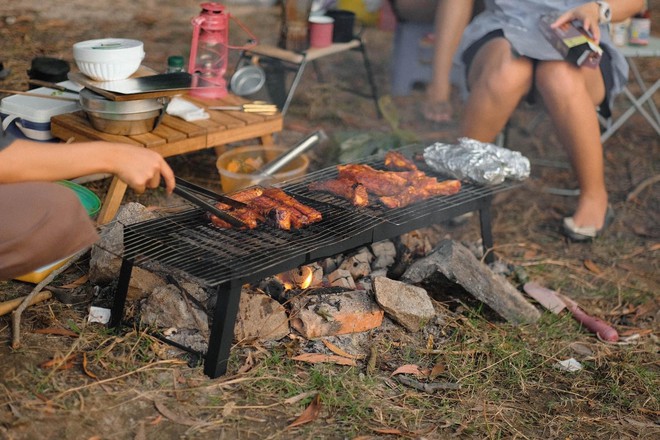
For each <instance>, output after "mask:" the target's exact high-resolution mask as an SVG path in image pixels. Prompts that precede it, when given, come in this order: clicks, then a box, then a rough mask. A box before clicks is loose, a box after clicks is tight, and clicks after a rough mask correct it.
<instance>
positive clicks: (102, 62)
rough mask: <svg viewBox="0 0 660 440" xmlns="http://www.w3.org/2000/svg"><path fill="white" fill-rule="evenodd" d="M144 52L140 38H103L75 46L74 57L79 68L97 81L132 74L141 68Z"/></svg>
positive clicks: (117, 78) (115, 78) (81, 42)
mask: <svg viewBox="0 0 660 440" xmlns="http://www.w3.org/2000/svg"><path fill="white" fill-rule="evenodd" d="M144 55H145V54H144V44H143V43H142V42H141V41H139V40H129V39H126V38H102V39H98V40H87V41H80V42H78V43H76V44H74V45H73V59H74V60H75V61H76V65H77V66H78V69H80V71H81V72H82V73H84V74H85V75H87V76H88V77H90V78H92V79H94V80H97V81H115V80H120V79H126V78H128V77H130V76H131V75H132V74H134V73H135V72H136V71H137V70H138V68H139V67H140V64H141V63H142V60H143V59H144Z"/></svg>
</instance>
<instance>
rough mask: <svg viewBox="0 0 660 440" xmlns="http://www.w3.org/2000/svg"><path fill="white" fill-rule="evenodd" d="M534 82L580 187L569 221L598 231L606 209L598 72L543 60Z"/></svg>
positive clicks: (600, 95)
mask: <svg viewBox="0 0 660 440" xmlns="http://www.w3.org/2000/svg"><path fill="white" fill-rule="evenodd" d="M536 83H537V87H538V90H539V92H540V93H541V96H542V97H543V101H544V103H545V106H546V107H547V109H548V113H549V114H550V118H551V119H552V122H553V124H554V126H555V128H556V129H557V133H558V136H559V139H560V141H561V143H562V144H563V145H564V147H565V148H566V149H567V150H568V154H569V155H570V158H571V162H572V164H573V169H574V170H575V174H576V175H577V179H578V184H579V186H580V197H579V199H578V206H577V209H576V211H575V214H574V215H573V221H574V223H575V225H577V226H595V227H596V229H600V228H601V227H602V226H603V222H604V219H605V211H606V210H607V191H606V189H605V177H604V165H603V146H602V144H601V142H600V131H599V125H598V117H597V115H596V110H595V106H596V103H598V102H600V101H602V98H603V96H604V94H605V89H604V85H603V80H602V77H601V74H600V71H599V70H596V69H587V68H582V69H580V68H577V67H574V66H572V65H570V64H568V63H565V62H563V61H547V62H542V63H539V65H538V68H537V73H536Z"/></svg>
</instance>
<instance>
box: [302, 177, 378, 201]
mask: <svg viewBox="0 0 660 440" xmlns="http://www.w3.org/2000/svg"><path fill="white" fill-rule="evenodd" d="M309 189H310V190H311V191H324V192H329V193H331V194H335V195H337V196H339V197H343V198H344V199H346V200H348V201H350V202H351V203H352V204H353V205H354V206H367V205H368V204H369V194H368V193H367V189H366V188H365V187H364V185H362V184H361V183H358V182H356V181H354V180H351V179H347V178H340V179H331V180H324V181H321V182H312V183H310V184H309Z"/></svg>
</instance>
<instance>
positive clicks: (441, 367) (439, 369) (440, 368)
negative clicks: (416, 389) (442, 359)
mask: <svg viewBox="0 0 660 440" xmlns="http://www.w3.org/2000/svg"><path fill="white" fill-rule="evenodd" d="M446 369H447V367H446V366H445V364H442V363H438V364H435V365H434V366H433V368H432V369H431V374H430V375H429V379H431V380H433V379H435V378H436V377H438V376H440V375H441V374H442V373H444V372H445V370H446Z"/></svg>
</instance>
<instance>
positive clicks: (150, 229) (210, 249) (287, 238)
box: [124, 149, 512, 286]
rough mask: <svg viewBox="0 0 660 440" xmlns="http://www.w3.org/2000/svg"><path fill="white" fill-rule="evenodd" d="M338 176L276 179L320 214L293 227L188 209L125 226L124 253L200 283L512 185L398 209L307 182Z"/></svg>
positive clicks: (374, 237) (463, 206) (397, 228)
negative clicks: (216, 219) (228, 220)
mask: <svg viewBox="0 0 660 440" xmlns="http://www.w3.org/2000/svg"><path fill="white" fill-rule="evenodd" d="M400 151H401V150H400ZM403 151H404V152H405V149H404V150H403ZM408 153H410V151H409V152H408ZM360 163H365V164H368V165H371V166H373V167H374V168H377V169H382V168H383V166H382V165H383V157H382V156H373V157H370V158H367V159H365V160H364V161H361V162H360ZM424 171H426V172H427V174H429V175H433V176H436V177H439V178H440V179H445V178H446V177H443V176H439V175H437V174H435V173H432V172H430V171H429V170H424ZM336 176H337V169H336V167H331V168H326V169H323V170H319V171H316V172H312V173H310V174H308V175H306V176H305V177H303V178H301V179H299V180H297V181H292V182H289V183H287V184H285V185H283V186H281V188H282V189H283V190H284V191H286V192H287V193H289V194H291V195H293V196H294V197H296V198H297V199H298V200H299V201H301V202H302V203H305V204H307V205H309V206H311V207H313V208H315V209H317V210H318V211H320V212H321V213H322V215H323V220H322V221H321V222H319V223H316V224H313V225H310V226H308V227H306V228H303V229H300V230H292V231H282V230H279V229H277V228H274V227H271V226H268V225H260V226H259V227H258V228H256V229H254V230H238V229H220V228H217V227H215V226H213V225H212V224H211V222H210V221H209V219H208V216H207V214H206V213H204V212H203V211H202V210H200V209H193V210H189V211H185V212H182V213H179V214H175V215H171V216H168V217H164V218H159V219H156V220H150V221H146V222H142V223H138V224H134V225H130V226H126V227H125V230H124V246H125V249H124V258H127V259H131V260H133V261H134V262H135V264H138V265H140V264H143V263H146V262H148V261H149V260H153V261H157V262H159V263H161V264H163V265H165V266H167V267H170V268H172V269H176V270H180V271H182V272H184V273H186V274H188V275H190V276H192V277H194V278H197V279H198V280H200V281H201V282H202V284H205V285H208V286H217V285H219V284H221V283H223V282H227V281H229V280H232V279H250V278H258V277H259V276H261V275H263V274H265V273H267V272H268V271H270V272H271V273H272V272H273V270H272V269H273V268H276V267H278V266H280V265H285V266H287V267H295V266H298V265H301V264H304V263H306V262H311V261H314V260H318V259H319V258H323V257H326V256H332V255H335V254H337V253H340V252H343V251H345V250H347V249H351V248H353V247H356V246H360V245H363V244H364V243H372V242H374V241H380V240H382V239H385V238H389V237H392V236H394V235H396V234H397V233H398V234H401V233H404V232H406V231H408V230H411V229H413V228H417V227H422V226H428V225H430V224H433V223H434V222H437V221H438V220H442V219H447V218H450V217H451V216H453V215H458V214H460V213H464V212H468V211H472V210H477V209H480V208H481V206H482V205H483V204H485V203H486V200H490V197H492V195H493V194H495V193H496V192H499V191H503V190H505V189H509V188H511V187H512V185H511V184H503V185H496V186H491V187H484V186H476V185H472V184H464V185H463V187H462V188H461V191H460V192H459V193H457V194H455V195H452V196H437V197H433V198H431V199H428V200H425V201H423V202H419V203H416V204H413V205H409V206H407V207H404V208H399V209H389V208H386V207H384V206H382V205H379V204H378V203H372V204H371V205H370V206H367V207H363V208H358V207H355V206H353V205H352V204H351V203H350V202H348V201H347V200H344V199H342V198H340V197H337V196H334V195H332V194H327V193H323V192H316V191H315V192H311V191H309V190H308V189H307V187H308V184H309V183H310V182H312V181H318V180H325V179H330V178H334V177H336Z"/></svg>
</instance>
